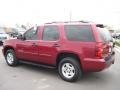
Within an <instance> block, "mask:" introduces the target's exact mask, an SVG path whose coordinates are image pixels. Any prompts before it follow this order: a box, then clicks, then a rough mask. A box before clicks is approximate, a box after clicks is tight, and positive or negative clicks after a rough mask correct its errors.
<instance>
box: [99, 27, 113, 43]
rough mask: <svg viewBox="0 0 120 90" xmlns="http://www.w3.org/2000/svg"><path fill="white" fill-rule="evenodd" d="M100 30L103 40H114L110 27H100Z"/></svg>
mask: <svg viewBox="0 0 120 90" xmlns="http://www.w3.org/2000/svg"><path fill="white" fill-rule="evenodd" d="M98 31H99V33H100V36H101V38H102V40H103V41H112V36H111V34H110V32H109V31H108V29H106V28H100V27H98Z"/></svg>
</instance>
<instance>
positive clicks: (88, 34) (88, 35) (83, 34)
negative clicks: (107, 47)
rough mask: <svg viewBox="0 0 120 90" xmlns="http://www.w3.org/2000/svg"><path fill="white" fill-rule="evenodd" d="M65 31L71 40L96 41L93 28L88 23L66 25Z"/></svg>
mask: <svg viewBox="0 0 120 90" xmlns="http://www.w3.org/2000/svg"><path fill="white" fill-rule="evenodd" d="M65 32H66V35H67V38H68V40H70V41H86V42H87V41H88V42H89V41H95V39H94V35H93V33H92V29H91V27H90V26H88V25H84V26H80V25H66V26H65Z"/></svg>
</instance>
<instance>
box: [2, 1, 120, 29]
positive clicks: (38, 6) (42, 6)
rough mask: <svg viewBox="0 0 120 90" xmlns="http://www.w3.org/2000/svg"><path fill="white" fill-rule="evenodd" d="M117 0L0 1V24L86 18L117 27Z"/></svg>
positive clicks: (119, 19)
mask: <svg viewBox="0 0 120 90" xmlns="http://www.w3.org/2000/svg"><path fill="white" fill-rule="evenodd" d="M119 4H120V0H0V25H6V26H13V25H15V24H26V23H31V24H42V23H46V22H52V21H69V20H70V13H71V20H73V21H80V20H87V21H93V22H97V23H104V24H108V25H111V26H113V27H115V28H118V27H120V26H119V25H120V5H119Z"/></svg>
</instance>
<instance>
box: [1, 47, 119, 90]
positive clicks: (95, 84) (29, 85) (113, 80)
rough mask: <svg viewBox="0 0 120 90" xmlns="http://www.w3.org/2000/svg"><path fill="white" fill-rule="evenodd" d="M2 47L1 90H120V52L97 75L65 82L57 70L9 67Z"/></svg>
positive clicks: (26, 66) (31, 66)
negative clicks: (113, 61) (112, 61)
mask: <svg viewBox="0 0 120 90" xmlns="http://www.w3.org/2000/svg"><path fill="white" fill-rule="evenodd" d="M1 48H2V47H0V90H120V52H118V51H117V50H116V56H115V58H116V61H115V64H114V65H112V66H111V67H110V68H108V69H106V70H104V71H101V72H96V73H89V74H85V75H84V77H83V78H82V79H81V80H79V81H78V82H74V83H69V82H65V81H63V80H62V79H61V78H60V77H59V76H58V73H57V71H56V70H55V69H47V68H42V67H38V66H33V65H26V64H21V65H19V66H17V67H9V66H8V65H7V64H6V62H5V59H4V57H3V55H2V51H1Z"/></svg>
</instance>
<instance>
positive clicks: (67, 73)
mask: <svg viewBox="0 0 120 90" xmlns="http://www.w3.org/2000/svg"><path fill="white" fill-rule="evenodd" d="M62 74H63V75H64V77H66V78H68V79H69V78H72V77H73V76H74V75H75V68H74V66H73V65H72V64H71V63H64V64H63V65H62Z"/></svg>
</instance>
